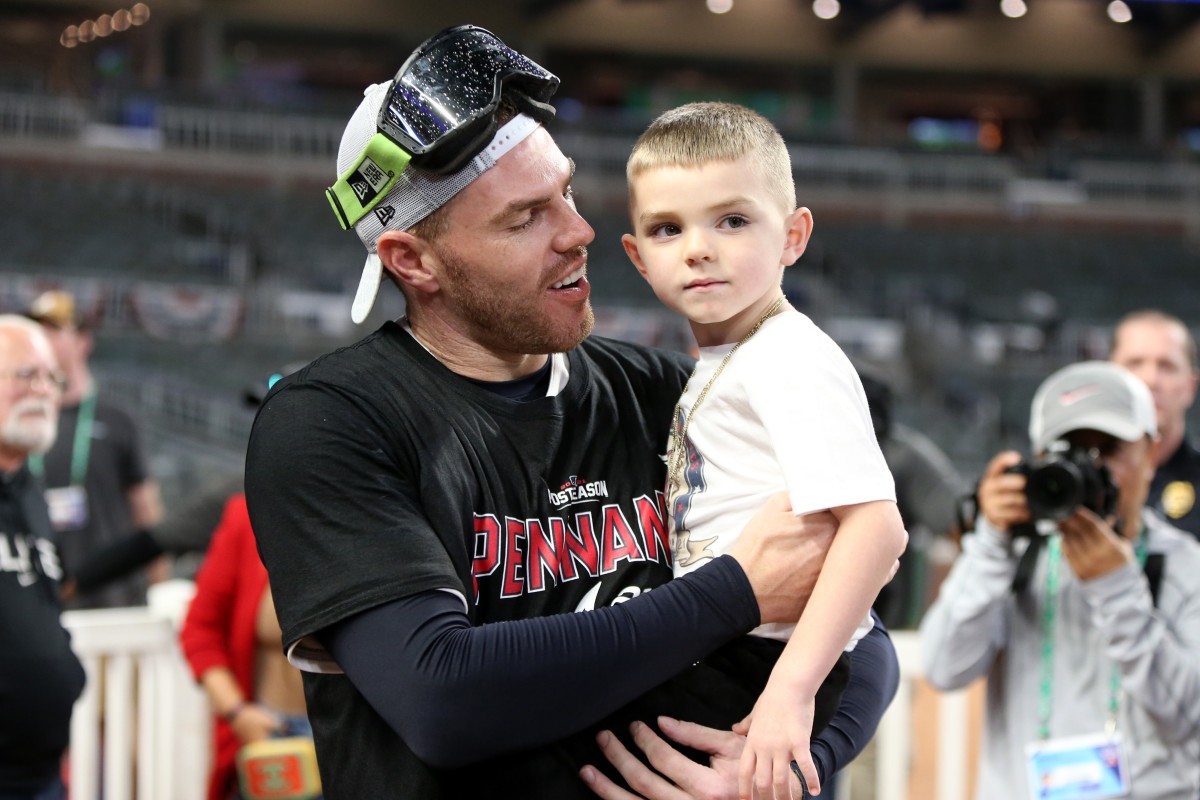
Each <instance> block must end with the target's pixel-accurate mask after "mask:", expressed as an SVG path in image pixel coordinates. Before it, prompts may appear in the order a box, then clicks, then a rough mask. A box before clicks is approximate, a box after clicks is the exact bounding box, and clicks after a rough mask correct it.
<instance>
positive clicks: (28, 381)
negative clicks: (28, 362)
mask: <svg viewBox="0 0 1200 800" xmlns="http://www.w3.org/2000/svg"><path fill="white" fill-rule="evenodd" d="M0 375H6V376H8V377H9V378H11V379H13V380H14V381H15V382H16V383H17V384H19V385H20V386H22V387H24V388H25V389H26V390H29V389H32V388H33V384H34V381H37V380H41V381H42V383H43V385H45V386H47V387H49V388H50V389H53V390H54V391H56V392H64V391H66V389H67V376H66V375H65V374H64V373H62V372H59V371H58V370H52V369H42V368H41V367H18V368H16V369H10V370H0Z"/></svg>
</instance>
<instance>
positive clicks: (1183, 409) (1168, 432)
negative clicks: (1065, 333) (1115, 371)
mask: <svg viewBox="0 0 1200 800" xmlns="http://www.w3.org/2000/svg"><path fill="white" fill-rule="evenodd" d="M1109 360H1110V361H1112V362H1114V363H1116V364H1120V365H1121V366H1123V367H1125V368H1126V369H1127V370H1129V371H1130V372H1132V373H1133V374H1134V375H1137V376H1138V377H1139V378H1141V379H1142V380H1143V381H1145V383H1146V385H1147V386H1149V387H1150V393H1151V394H1152V395H1153V396H1154V409H1155V411H1156V412H1157V414H1158V434H1159V436H1160V437H1161V438H1162V445H1161V447H1160V449H1159V455H1158V464H1157V467H1158V471H1157V472H1156V473H1155V474H1154V482H1153V483H1151V484H1150V497H1149V499H1148V501H1147V504H1148V505H1149V506H1150V507H1151V508H1153V509H1155V510H1156V511H1158V512H1159V513H1161V514H1163V515H1164V516H1165V517H1166V518H1167V520H1168V521H1169V522H1170V523H1171V524H1172V525H1174V526H1175V527H1177V528H1179V529H1181V530H1185V531H1187V532H1189V533H1191V534H1192V535H1193V536H1195V537H1197V538H1198V539H1200V507H1198V506H1197V504H1196V487H1197V486H1200V450H1197V449H1196V446H1195V445H1194V444H1193V443H1192V442H1191V440H1189V439H1188V437H1187V413H1188V409H1189V408H1191V407H1192V403H1193V402H1195V400H1196V381H1197V378H1198V377H1200V375H1198V373H1197V362H1196V340H1195V339H1193V338H1192V332H1191V331H1190V330H1188V327H1187V325H1185V324H1183V321H1182V320H1180V319H1179V318H1178V317H1173V316H1171V315H1170V314H1164V313H1163V312H1161V311H1155V310H1145V311H1135V312H1133V313H1132V314H1128V315H1127V316H1125V317H1124V318H1122V319H1121V321H1120V322H1119V323H1118V324H1117V327H1116V329H1115V330H1114V331H1113V339H1112V348H1111V350H1110V351H1109Z"/></svg>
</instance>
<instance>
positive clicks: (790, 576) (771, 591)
mask: <svg viewBox="0 0 1200 800" xmlns="http://www.w3.org/2000/svg"><path fill="white" fill-rule="evenodd" d="M836 532H837V518H836V517H834V516H833V514H832V513H830V512H828V511H821V512H818V513H815V514H805V515H804V516H802V517H797V516H796V515H795V514H794V513H793V512H792V506H791V503H790V502H789V500H788V496H787V493H786V492H780V493H779V494H776V495H773V496H772V497H771V498H770V499H769V500H767V502H766V504H764V505H763V507H762V508H761V509H759V510H758V512H757V513H756V514H755V515H754V517H753V519H751V520H750V521H749V522H748V523H746V527H745V528H743V529H742V533H741V536H740V537H738V541H737V543H736V544H735V545H734V546H733V548H732V549H731V550H730V551H729V553H730V555H732V556H733V557H734V558H736V559H737V560H738V563H739V564H741V565H742V569H743V570H745V572H746V577H747V578H749V580H750V585H751V586H752V587H753V588H754V596H755V598H756V599H757V600H758V608H759V613H760V615H761V617H762V621H763V622H795V621H796V620H798V619H799V618H800V612H802V611H803V610H804V606H805V604H806V603H808V597H809V595H811V594H812V590H813V586H815V585H816V583H817V575H819V574H820V572H821V565H822V564H824V563H825V555H826V554H827V553H828V552H829V545H830V544H831V543H832V542H833V535H834V533H836Z"/></svg>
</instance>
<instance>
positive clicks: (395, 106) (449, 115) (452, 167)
mask: <svg viewBox="0 0 1200 800" xmlns="http://www.w3.org/2000/svg"><path fill="white" fill-rule="evenodd" d="M505 88H508V89H510V90H511V91H512V94H513V97H514V100H516V102H517V104H518V105H519V106H520V107H521V110H522V111H524V112H525V113H527V114H529V115H530V116H532V117H534V118H536V119H538V120H539V121H541V122H546V121H548V120H549V119H550V118H551V117H553V116H554V108H553V107H552V106H551V105H550V104H549V100H550V97H551V96H552V95H553V94H554V92H555V90H556V89H558V78H557V77H556V76H555V75H554V74H553V73H551V72H549V71H548V70H546V69H543V68H542V67H541V66H539V65H538V64H536V63H534V62H533V61H532V60H530V59H528V58H526V57H525V56H523V55H521V54H520V53H518V52H517V51H515V50H513V49H512V48H510V47H509V46H508V45H506V44H505V43H504V42H502V41H500V39H499V38H498V37H497V36H496V35H495V34H494V33H492V32H491V31H488V30H484V29H483V28H480V27H478V26H475V25H459V26H457V27H454V28H449V29H447V30H445V31H442V32H441V33H439V34H436V35H435V36H433V37H431V38H430V39H428V40H426V41H425V43H424V44H422V45H421V46H420V47H418V48H417V49H416V50H415V51H414V52H413V54H412V55H411V56H409V57H408V60H407V61H405V62H404V65H403V66H402V67H400V70H399V71H398V72H397V73H396V77H395V78H394V79H393V81H392V89H391V92H389V94H388V96H387V98H386V99H385V100H384V103H383V106H381V107H380V109H379V122H378V127H379V132H380V133H382V134H384V135H385V136H387V137H388V138H389V139H391V140H392V141H394V142H395V143H396V144H398V145H400V147H402V148H403V149H404V151H405V152H407V153H408V154H409V155H410V156H411V157H412V163H413V165H414V166H417V167H420V168H421V169H423V170H426V171H429V172H435V173H438V174H443V175H444V174H448V173H452V172H456V171H457V170H458V169H459V168H460V167H461V166H462V165H463V163H464V162H466V161H467V160H469V159H470V158H472V157H473V156H474V155H475V154H476V153H478V152H479V151H480V150H481V149H483V147H484V146H485V145H486V144H487V143H488V142H489V141H491V139H492V136H493V135H494V134H495V133H496V127H497V124H496V110H497V109H498V108H499V107H500V98H501V95H502V94H503V91H504V89H505Z"/></svg>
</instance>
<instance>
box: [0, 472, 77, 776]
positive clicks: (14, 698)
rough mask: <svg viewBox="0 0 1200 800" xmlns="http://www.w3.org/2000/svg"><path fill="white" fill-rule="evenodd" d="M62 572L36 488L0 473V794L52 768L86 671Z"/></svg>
mask: <svg viewBox="0 0 1200 800" xmlns="http://www.w3.org/2000/svg"><path fill="white" fill-rule="evenodd" d="M61 575H62V571H61V567H60V565H59V562H58V555H57V552H56V550H55V546H54V541H53V535H52V533H51V530H50V519H49V517H48V516H47V514H46V506H45V501H44V500H43V499H42V496H41V489H40V487H39V486H38V484H37V482H36V481H35V480H34V479H33V477H32V476H31V475H30V474H29V471H28V469H26V468H24V467H22V468H21V469H20V470H19V471H18V472H16V473H14V474H12V475H4V476H0V794H2V793H4V792H6V791H13V792H19V791H24V790H29V789H34V788H38V787H41V786H44V785H45V784H46V783H47V782H49V781H50V780H51V779H53V778H54V776H55V775H57V774H58V770H59V762H60V760H61V758H62V754H63V751H64V750H66V747H67V740H68V736H69V733H70V723H71V708H72V706H73V704H74V703H75V700H76V698H78V697H79V694H80V692H82V691H83V684H84V672H83V666H82V665H81V664H80V663H79V659H78V658H76V656H75V654H74V653H73V652H72V651H71V644H70V637H69V636H68V635H67V632H66V630H64V629H63V626H62V623H61V622H60V621H59V614H60V613H61V609H60V607H59V603H58V579H59V578H60V577H61Z"/></svg>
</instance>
